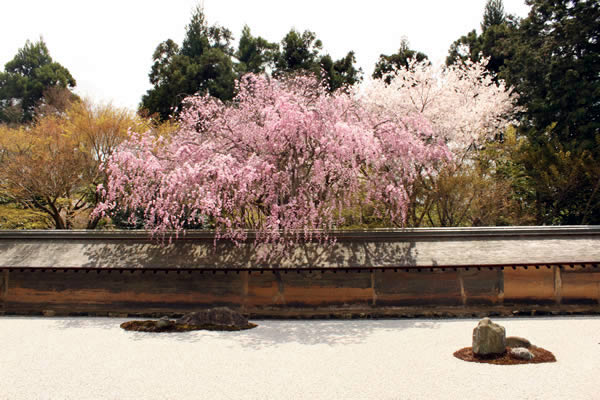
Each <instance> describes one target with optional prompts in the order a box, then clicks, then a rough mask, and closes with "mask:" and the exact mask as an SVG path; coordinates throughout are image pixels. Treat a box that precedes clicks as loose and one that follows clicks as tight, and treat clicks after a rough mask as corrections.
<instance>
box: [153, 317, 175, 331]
mask: <svg viewBox="0 0 600 400" xmlns="http://www.w3.org/2000/svg"><path fill="white" fill-rule="evenodd" d="M172 324H173V322H172V321H171V320H170V319H169V317H162V318H161V319H159V320H158V321H156V327H157V328H159V329H160V328H166V327H168V326H171V325H172Z"/></svg>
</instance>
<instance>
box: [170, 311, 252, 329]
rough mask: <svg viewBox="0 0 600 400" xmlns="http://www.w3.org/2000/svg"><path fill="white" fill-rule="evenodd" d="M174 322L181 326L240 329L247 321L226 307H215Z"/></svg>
mask: <svg viewBox="0 0 600 400" xmlns="http://www.w3.org/2000/svg"><path fill="white" fill-rule="evenodd" d="M175 322H176V323H177V324H182V325H183V324H185V325H196V326H206V325H211V326H222V327H230V328H240V329H243V328H246V327H247V326H248V319H247V318H246V317H244V316H243V315H242V314H240V313H238V312H236V311H233V310H231V309H229V308H227V307H216V308H210V309H207V310H202V311H197V312H193V313H189V314H186V315H184V316H183V317H181V318H179V319H178V320H177V321H175Z"/></svg>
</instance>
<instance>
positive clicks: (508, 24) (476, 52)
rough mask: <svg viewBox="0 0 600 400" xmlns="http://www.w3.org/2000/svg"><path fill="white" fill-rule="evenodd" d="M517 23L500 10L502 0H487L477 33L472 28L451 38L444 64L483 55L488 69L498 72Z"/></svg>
mask: <svg viewBox="0 0 600 400" xmlns="http://www.w3.org/2000/svg"><path fill="white" fill-rule="evenodd" d="M518 24H519V20H518V19H517V18H516V17H514V16H512V15H507V14H506V13H505V12H504V4H503V2H502V0H488V1H487V2H486V4H485V9H484V13H483V20H482V22H481V25H480V27H481V34H478V33H477V31H476V30H475V29H473V30H472V31H471V32H469V33H467V34H466V35H464V36H461V37H460V38H459V39H457V40H456V41H454V43H452V45H451V46H450V49H449V50H448V56H447V57H446V65H451V64H454V63H455V62H457V61H460V62H465V61H466V60H472V61H480V60H481V59H482V58H487V59H488V63H487V69H488V71H490V72H491V73H493V74H495V75H496V76H499V75H501V74H500V73H501V70H502V69H503V67H504V63H505V60H506V59H507V58H510V57H511V46H510V41H511V40H512V34H513V33H514V31H515V29H516V28H517V27H518Z"/></svg>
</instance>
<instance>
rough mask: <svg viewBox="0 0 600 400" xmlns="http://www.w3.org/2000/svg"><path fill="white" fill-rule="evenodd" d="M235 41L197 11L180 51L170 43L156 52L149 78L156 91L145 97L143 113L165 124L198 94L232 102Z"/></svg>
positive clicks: (166, 43) (161, 46)
mask: <svg viewBox="0 0 600 400" xmlns="http://www.w3.org/2000/svg"><path fill="white" fill-rule="evenodd" d="M232 40H233V36H232V34H231V32H230V31H229V30H228V29H226V28H223V27H221V26H218V25H212V26H209V25H208V24H207V22H206V19H205V16H204V12H203V10H202V7H197V8H196V9H195V10H194V12H193V13H192V18H191V21H190V23H189V24H188V26H187V28H186V34H185V38H184V40H183V44H182V46H181V48H180V47H179V46H178V45H177V44H176V43H175V42H174V41H173V40H171V39H169V40H167V41H165V42H163V43H161V44H159V45H158V47H157V48H156V50H155V51H154V55H153V57H152V58H153V60H154V64H153V65H152V69H151V71H150V74H149V77H150V83H152V85H153V88H151V89H150V90H148V92H147V93H146V94H145V95H144V96H143V97H142V102H141V104H140V109H142V110H145V112H146V113H148V114H154V113H157V114H158V115H159V116H160V118H161V119H162V120H166V119H168V118H169V117H170V116H171V115H172V114H173V113H175V114H176V113H177V112H178V111H177V110H179V109H180V106H181V102H182V101H183V99H184V98H185V97H187V96H190V95H193V94H195V93H198V92H200V93H209V94H210V95H211V96H214V97H217V98H219V99H221V100H230V99H231V98H232V97H233V89H234V88H233V83H234V80H235V74H234V71H233V62H232V60H231V56H232V54H233V49H232V47H231V41H232Z"/></svg>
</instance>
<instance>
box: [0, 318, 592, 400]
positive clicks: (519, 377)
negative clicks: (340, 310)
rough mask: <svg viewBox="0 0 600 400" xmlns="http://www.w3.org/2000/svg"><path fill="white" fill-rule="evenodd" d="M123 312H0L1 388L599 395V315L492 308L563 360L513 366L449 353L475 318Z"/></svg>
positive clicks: (192, 393) (58, 394) (162, 394)
mask: <svg viewBox="0 0 600 400" xmlns="http://www.w3.org/2000/svg"><path fill="white" fill-rule="evenodd" d="M127 320H130V319H113V318H41V317H39V318H38V317H9V316H6V317H0V399H2V400H4V399H10V400H13V399H15V400H16V399H28V400H30V399H211V400H212V399H311V400H313V399H378V400H379V399H461V400H467V399H486V400H488V399H511V400H512V399H600V317H552V318H541V317H536V318H514V319H512V318H509V319H502V318H495V319H493V320H494V321H495V322H498V323H500V324H501V325H503V326H504V327H505V328H506V332H507V335H516V336H524V337H526V338H528V339H530V340H531V341H532V342H533V343H534V344H537V345H539V346H541V347H544V348H546V349H548V350H550V351H552V352H553V353H554V355H555V356H556V358H557V360H558V362H556V363H549V364H538V365H535V364H534V365H513V366H496V365H488V364H476V363H467V362H464V361H461V360H458V359H456V358H454V357H453V356H452V353H453V352H454V351H456V350H458V349H459V348H462V347H465V346H470V345H471V332H472V329H473V327H475V325H476V324H477V320H476V319H455V320H425V319H411V320H352V321H255V322H257V323H258V324H259V327H258V328H255V329H252V330H248V331H241V332H208V331H196V332H188V333H167V334H164V333H163V334H157V333H139V332H127V331H124V330H122V329H120V328H119V324H120V323H122V322H124V321H127Z"/></svg>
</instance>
